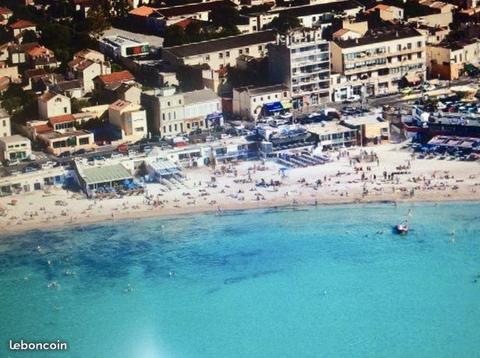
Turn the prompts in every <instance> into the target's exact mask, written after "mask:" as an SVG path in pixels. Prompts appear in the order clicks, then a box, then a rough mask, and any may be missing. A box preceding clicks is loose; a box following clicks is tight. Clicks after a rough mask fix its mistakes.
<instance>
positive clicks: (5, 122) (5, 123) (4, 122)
mask: <svg viewBox="0 0 480 358" xmlns="http://www.w3.org/2000/svg"><path fill="white" fill-rule="evenodd" d="M3 126H4V127H6V126H7V121H6V120H5V119H4V120H3Z"/></svg>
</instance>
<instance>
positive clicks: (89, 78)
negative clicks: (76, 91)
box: [68, 49, 112, 93]
mask: <svg viewBox="0 0 480 358" xmlns="http://www.w3.org/2000/svg"><path fill="white" fill-rule="evenodd" d="M68 68H69V72H70V75H71V76H72V77H75V78H77V79H79V80H80V81H81V83H82V86H83V90H84V92H85V93H89V92H91V91H92V90H93V88H94V83H93V79H94V78H95V77H97V76H100V75H108V74H110V73H111V72H112V71H111V67H110V63H109V62H108V61H105V56H104V55H103V54H102V53H100V52H98V51H94V50H90V49H86V50H83V51H80V52H77V53H76V54H75V55H74V56H73V60H72V61H70V62H69V63H68Z"/></svg>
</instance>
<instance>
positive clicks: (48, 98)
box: [38, 92, 72, 119]
mask: <svg viewBox="0 0 480 358" xmlns="http://www.w3.org/2000/svg"><path fill="white" fill-rule="evenodd" d="M71 113H72V107H71V102H70V98H68V97H67V96H64V95H61V94H56V93H52V92H45V93H44V94H43V95H42V96H40V97H39V98H38V114H39V115H40V119H48V118H50V117H56V116H61V115H64V114H71Z"/></svg>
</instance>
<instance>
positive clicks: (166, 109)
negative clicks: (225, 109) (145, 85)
mask: <svg viewBox="0 0 480 358" xmlns="http://www.w3.org/2000/svg"><path fill="white" fill-rule="evenodd" d="M142 104H143V105H144V107H145V108H147V115H148V117H149V122H150V125H151V129H152V132H153V133H156V134H157V133H158V134H160V136H162V137H165V136H166V137H174V136H176V135H179V134H182V133H188V132H190V131H192V130H194V129H196V128H200V129H205V128H208V127H209V126H210V124H211V123H212V122H214V121H219V123H221V122H223V117H222V115H221V112H222V105H221V99H220V97H218V96H217V95H216V94H215V92H213V91H212V90H210V89H203V90H197V91H192V92H185V93H175V88H173V87H166V88H161V89H157V90H153V91H148V92H144V93H142Z"/></svg>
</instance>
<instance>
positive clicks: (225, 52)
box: [162, 30, 275, 71]
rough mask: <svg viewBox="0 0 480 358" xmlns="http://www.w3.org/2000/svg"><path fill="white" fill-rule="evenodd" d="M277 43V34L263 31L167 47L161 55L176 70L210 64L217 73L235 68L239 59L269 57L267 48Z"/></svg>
mask: <svg viewBox="0 0 480 358" xmlns="http://www.w3.org/2000/svg"><path fill="white" fill-rule="evenodd" d="M274 42H275V32H274V31H271V30H269V31H260V32H255V33H251V34H244V35H236V36H229V37H223V38H219V39H215V40H209V41H202V42H197V43H193V44H188V45H180V46H173V47H167V48H165V49H163V51H162V59H163V60H165V61H168V62H170V63H171V64H172V65H174V66H180V65H190V66H195V65H202V64H207V65H209V66H210V68H211V69H212V70H214V71H215V70H219V69H221V68H223V67H226V66H235V65H236V60H237V58H238V57H239V56H240V55H249V56H252V57H255V58H262V57H264V56H265V55H266V53H267V51H266V50H267V45H268V44H270V43H274Z"/></svg>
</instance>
